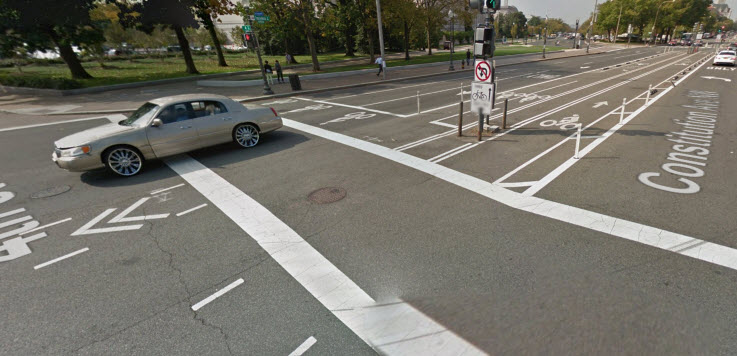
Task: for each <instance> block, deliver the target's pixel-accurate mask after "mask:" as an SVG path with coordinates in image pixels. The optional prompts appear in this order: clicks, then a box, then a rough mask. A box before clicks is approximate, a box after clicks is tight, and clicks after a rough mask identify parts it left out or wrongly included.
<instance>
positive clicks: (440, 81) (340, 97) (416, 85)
mask: <svg viewBox="0 0 737 356" xmlns="http://www.w3.org/2000/svg"><path fill="white" fill-rule="evenodd" d="M454 80H458V79H457V78H453V79H447V80H439V81H435V82H430V83H420V84H412V85H407V86H402V87H397V88H389V89H381V90H375V91H369V92H365V93H358V94H351V95H346V96H339V97H337V98H330V100H340V99H345V98H352V97H354V96H364V95H371V94H376V93H383V92H387V91H392V90H399V89H406V88H414V87H420V86H426V85H433V84H437V83H444V82H450V81H454Z"/></svg>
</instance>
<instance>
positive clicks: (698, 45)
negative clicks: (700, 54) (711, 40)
mask: <svg viewBox="0 0 737 356" xmlns="http://www.w3.org/2000/svg"><path fill="white" fill-rule="evenodd" d="M693 45H694V46H696V47H703V46H704V41H702V40H697V41H696V42H694V43H693Z"/></svg>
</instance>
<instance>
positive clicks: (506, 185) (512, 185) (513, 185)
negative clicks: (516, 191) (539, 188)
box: [494, 181, 537, 188]
mask: <svg viewBox="0 0 737 356" xmlns="http://www.w3.org/2000/svg"><path fill="white" fill-rule="evenodd" d="M535 183H537V181H534V182H512V183H496V182H495V183H494V184H496V185H498V186H500V187H504V188H521V187H529V186H531V185H533V184H535Z"/></svg>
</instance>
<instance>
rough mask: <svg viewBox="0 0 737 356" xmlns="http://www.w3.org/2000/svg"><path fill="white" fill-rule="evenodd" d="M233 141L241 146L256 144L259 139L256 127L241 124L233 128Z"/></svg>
mask: <svg viewBox="0 0 737 356" xmlns="http://www.w3.org/2000/svg"><path fill="white" fill-rule="evenodd" d="M233 136H235V137H234V138H235V142H237V143H238V144H239V145H241V146H242V147H253V146H256V144H257V143H258V139H259V134H258V129H256V127H255V126H253V125H241V126H238V127H236V129H235V133H234V135H233Z"/></svg>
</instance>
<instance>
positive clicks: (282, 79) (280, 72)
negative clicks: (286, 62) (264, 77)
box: [274, 60, 284, 83]
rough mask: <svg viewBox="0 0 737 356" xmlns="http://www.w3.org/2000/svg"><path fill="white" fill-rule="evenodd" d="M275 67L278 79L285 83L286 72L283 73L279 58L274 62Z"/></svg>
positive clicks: (279, 81)
mask: <svg viewBox="0 0 737 356" xmlns="http://www.w3.org/2000/svg"><path fill="white" fill-rule="evenodd" d="M274 69H276V81H277V82H278V83H284V74H282V71H281V64H279V60H277V61H276V62H275V63H274Z"/></svg>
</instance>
